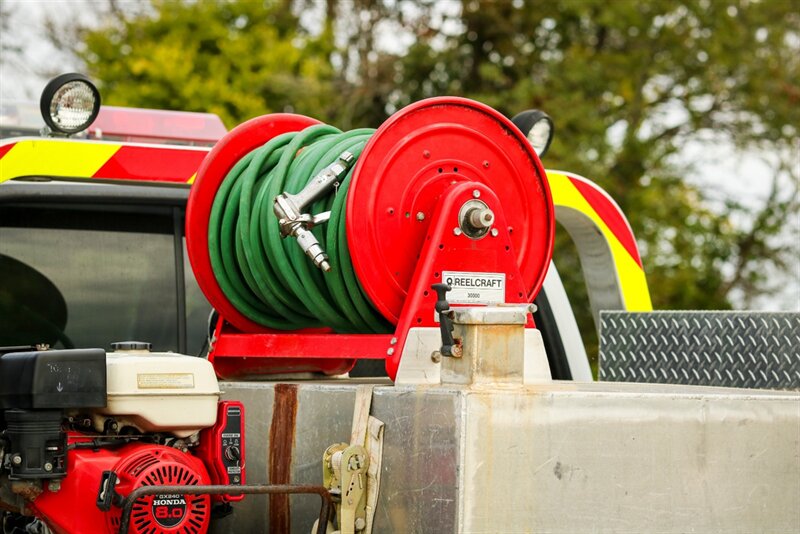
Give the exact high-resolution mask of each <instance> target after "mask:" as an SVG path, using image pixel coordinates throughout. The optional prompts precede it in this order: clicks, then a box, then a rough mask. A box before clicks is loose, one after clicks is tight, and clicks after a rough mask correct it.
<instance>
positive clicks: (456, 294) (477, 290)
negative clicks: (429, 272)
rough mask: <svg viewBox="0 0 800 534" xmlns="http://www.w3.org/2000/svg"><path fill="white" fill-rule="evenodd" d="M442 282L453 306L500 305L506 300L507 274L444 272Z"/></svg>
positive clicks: (448, 299)
mask: <svg viewBox="0 0 800 534" xmlns="http://www.w3.org/2000/svg"><path fill="white" fill-rule="evenodd" d="M442 282H445V283H447V284H450V287H451V288H452V289H451V290H450V291H448V292H447V301H448V302H450V303H451V304H500V303H503V302H505V300H506V273H465V272H458V271H443V272H442Z"/></svg>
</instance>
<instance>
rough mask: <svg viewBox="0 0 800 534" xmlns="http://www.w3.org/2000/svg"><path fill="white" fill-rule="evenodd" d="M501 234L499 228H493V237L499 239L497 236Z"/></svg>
mask: <svg viewBox="0 0 800 534" xmlns="http://www.w3.org/2000/svg"><path fill="white" fill-rule="evenodd" d="M499 233H500V232H499V231H498V230H497V228H492V237H497V235H498V234H499Z"/></svg>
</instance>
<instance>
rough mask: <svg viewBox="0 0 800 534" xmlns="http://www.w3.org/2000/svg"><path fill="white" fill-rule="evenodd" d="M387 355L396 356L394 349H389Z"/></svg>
mask: <svg viewBox="0 0 800 534" xmlns="http://www.w3.org/2000/svg"><path fill="white" fill-rule="evenodd" d="M386 354H388V355H389V356H391V355H392V354H394V349H393V348H389V350H387V351H386Z"/></svg>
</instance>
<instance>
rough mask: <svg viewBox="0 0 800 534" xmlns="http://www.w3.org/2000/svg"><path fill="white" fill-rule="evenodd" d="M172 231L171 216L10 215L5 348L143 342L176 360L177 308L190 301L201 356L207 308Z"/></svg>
mask: <svg viewBox="0 0 800 534" xmlns="http://www.w3.org/2000/svg"><path fill="white" fill-rule="evenodd" d="M181 227H182V226H181ZM174 228H175V223H174V218H173V209H172V208H168V207H163V208H158V207H156V208H153V207H150V208H140V209H139V210H136V209H133V208H129V207H123V206H115V207H114V208H113V209H103V208H98V207H96V206H84V207H81V208H77V207H69V208H60V207H55V206H53V207H50V206H44V207H43V206H13V205H12V206H3V208H2V210H0V268H2V276H0V314H1V315H2V316H3V320H2V322H1V324H0V345H20V344H35V343H48V344H51V346H53V347H67V346H70V345H71V346H75V347H102V348H108V345H109V343H112V342H114V341H124V340H139V341H147V342H150V343H152V345H153V349H154V350H159V351H165V350H172V351H177V350H179V347H180V345H181V344H182V343H179V336H180V335H181V334H182V332H180V330H179V320H178V317H179V315H178V310H179V306H178V301H179V298H181V295H186V299H187V303H186V308H185V309H186V314H187V315H188V316H190V317H191V323H192V324H191V327H189V323H186V331H187V332H184V333H183V334H184V335H185V336H186V340H188V345H187V346H186V348H187V349H189V350H193V351H194V352H189V353H190V354H191V353H197V352H198V351H199V350H201V348H202V344H203V341H204V337H205V335H204V332H205V328H206V325H205V317H207V315H208V309H209V308H208V304H207V303H205V300H204V299H203V298H202V295H201V294H200V293H199V291H198V290H197V289H196V283H195V282H194V279H193V278H192V277H191V275H190V274H189V275H187V274H186V273H191V270H190V269H188V268H185V269H183V273H180V272H177V271H178V270H177V269H176V254H175V249H174V244H175V242H176V240H175V237H174V233H173V231H174ZM178 242H180V241H178ZM182 256H183V258H185V254H183V255H182ZM187 266H188V264H187ZM180 274H182V275H183V276H185V277H186V278H185V280H184V279H180V280H179V278H180V277H179V276H178V275H180ZM184 283H186V284H187V289H186V290H185V291H181V292H178V291H177V287H178V284H181V285H183V284H184ZM192 285H194V288H192ZM195 322H196V323H198V324H196V325H195V324H194V323H195ZM187 333H188V335H187ZM184 343H186V341H184Z"/></svg>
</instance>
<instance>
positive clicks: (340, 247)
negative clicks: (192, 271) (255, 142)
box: [208, 125, 391, 333]
mask: <svg viewBox="0 0 800 534" xmlns="http://www.w3.org/2000/svg"><path fill="white" fill-rule="evenodd" d="M373 132H374V130H372V129H359V130H352V131H349V132H341V131H340V130H338V129H336V128H334V127H332V126H328V125H316V126H310V127H308V128H306V129H305V130H303V131H301V132H291V133H286V134H283V135H279V136H277V137H275V138H273V139H271V140H270V141H269V142H268V143H266V144H265V145H263V146H262V147H260V148H257V149H255V150H253V151H252V152H250V153H249V154H247V155H246V156H245V157H243V158H242V159H241V160H239V162H237V163H236V165H234V167H233V169H231V171H230V172H229V173H228V174H227V176H226V177H225V179H224V180H223V182H222V184H221V185H220V188H219V190H218V192H217V195H216V197H215V198H214V204H213V206H212V209H211V215H210V218H209V231H208V246H209V254H210V258H211V267H212V269H213V272H214V275H215V277H216V279H217V282H218V283H219V285H220V288H221V289H222V291H223V293H224V294H225V296H226V297H227V298H228V300H229V301H230V303H231V304H232V305H233V306H234V307H235V308H236V309H237V310H239V312H241V313H242V314H243V315H244V316H245V317H247V318H248V319H250V320H252V321H254V322H256V323H258V324H261V325H263V326H266V327H268V328H274V329H277V330H295V329H299V328H309V327H319V326H328V327H331V328H333V329H334V330H335V331H337V332H345V333H347V332H349V333H385V332H389V331H391V327H390V325H389V324H388V323H387V321H386V320H385V319H384V318H383V317H382V316H381V315H380V314H379V313H378V312H377V311H376V310H375V309H374V307H373V306H372V304H371V303H370V301H369V299H368V298H367V296H366V294H365V293H364V291H363V289H362V288H361V285H360V284H359V282H358V279H357V278H356V275H355V272H354V271H353V265H352V262H351V260H350V252H349V250H348V247H347V235H346V233H345V199H346V197H347V190H348V187H349V185H350V179H351V175H352V172H353V168H351V169H350V171H349V172H348V174H347V176H346V177H345V179H344V180H343V181H342V183H341V184H340V185H339V187H338V189H337V191H336V192H335V193H334V194H331V195H328V196H326V197H324V198H322V199H321V200H318V201H317V202H315V203H314V204H313V205H312V206H311V208H310V210H309V211H310V212H311V213H319V212H323V211H328V210H330V212H331V217H330V220H329V221H328V222H327V223H325V224H324V225H322V226H317V227H315V228H314V229H313V230H312V231H313V232H314V235H315V236H316V237H317V239H318V240H319V243H320V245H321V246H322V248H323V249H324V250H325V251H326V252H327V254H328V256H329V259H328V261H329V263H330V265H331V270H330V271H329V272H323V271H321V270H319V269H317V268H316V267H315V266H314V264H313V263H312V262H311V260H310V259H309V258H308V257H307V256H306V255H305V254H304V253H303V251H302V250H301V249H300V247H299V246H298V244H297V243H296V242H295V239H294V238H286V239H282V238H281V235H280V229H279V225H278V219H277V217H276V216H275V213H274V212H273V201H274V199H275V197H276V196H278V195H279V194H280V193H283V192H289V193H297V192H299V191H300V190H302V189H303V187H305V185H306V184H307V183H308V182H309V181H310V180H311V179H312V178H313V177H314V176H316V175H317V173H319V172H320V171H321V170H322V169H324V168H325V167H327V166H328V165H330V164H331V163H333V162H334V161H336V160H337V158H338V157H339V155H340V154H341V153H342V152H344V151H349V152H351V153H352V154H353V155H354V156H355V157H356V158H358V156H359V155H360V154H361V152H362V151H363V149H364V146H365V145H366V143H367V140H368V139H369V137H370V136H371V135H372V133H373Z"/></svg>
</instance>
